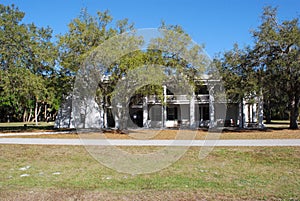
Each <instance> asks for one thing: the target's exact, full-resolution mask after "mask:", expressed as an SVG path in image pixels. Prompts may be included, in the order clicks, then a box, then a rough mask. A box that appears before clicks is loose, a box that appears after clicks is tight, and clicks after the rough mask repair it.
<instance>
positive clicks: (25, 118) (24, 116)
mask: <svg viewBox="0 0 300 201" xmlns="http://www.w3.org/2000/svg"><path fill="white" fill-rule="evenodd" d="M26 121H27V109H26V108H25V110H24V113H23V122H26Z"/></svg>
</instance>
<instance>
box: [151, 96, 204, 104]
mask: <svg viewBox="0 0 300 201" xmlns="http://www.w3.org/2000/svg"><path fill="white" fill-rule="evenodd" d="M189 102H190V97H189V96H187V95H167V103H174V104H176V103H177V104H188V103H189ZM195 102H196V103H208V102H209V95H208V94H201V95H196V96H195ZM148 103H152V104H154V103H161V101H160V100H159V98H158V97H157V96H155V95H151V96H148Z"/></svg>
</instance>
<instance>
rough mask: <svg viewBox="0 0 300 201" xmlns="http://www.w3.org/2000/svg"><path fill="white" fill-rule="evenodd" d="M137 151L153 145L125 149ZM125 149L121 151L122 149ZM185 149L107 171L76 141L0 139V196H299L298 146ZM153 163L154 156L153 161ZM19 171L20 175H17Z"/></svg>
mask: <svg viewBox="0 0 300 201" xmlns="http://www.w3.org/2000/svg"><path fill="white" fill-rule="evenodd" d="M126 150H127V151H129V152H130V151H131V152H134V153H144V152H145V151H147V152H150V151H153V152H154V151H156V150H157V148H156V147H132V148H129V147H126ZM126 150H125V151H126ZM199 151H200V148H199V147H193V148H190V149H189V150H188V151H187V152H186V154H185V155H184V156H183V157H182V158H181V159H180V160H178V161H177V162H175V163H174V164H172V165H171V166H169V167H167V168H165V169H163V170H161V171H159V172H155V173H152V174H144V175H129V174H123V173H118V172H116V171H114V170H112V169H108V168H106V167H105V166H103V165H101V164H100V163H99V162H97V161H96V160H95V159H94V158H92V157H91V156H90V155H89V154H88V153H87V151H86V150H85V148H84V147H83V146H40V145H0V152H1V153H2V154H1V155H0V163H1V166H0V197H1V200H57V199H59V200H153V199H154V200H197V199H198V200H201V199H203V200H299V199H300V197H299V195H300V190H299V189H300V147H227V148H224V147H217V148H215V149H214V150H213V151H212V152H211V153H210V154H209V155H208V157H206V158H205V159H203V160H200V159H199V158H198V154H199ZM153 163H155V161H153ZM24 174H27V176H21V175H24Z"/></svg>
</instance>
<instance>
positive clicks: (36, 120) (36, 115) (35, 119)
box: [34, 100, 39, 126]
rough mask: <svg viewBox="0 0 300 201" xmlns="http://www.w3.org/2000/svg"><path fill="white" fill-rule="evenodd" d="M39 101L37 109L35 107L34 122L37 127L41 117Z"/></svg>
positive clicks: (36, 102)
mask: <svg viewBox="0 0 300 201" xmlns="http://www.w3.org/2000/svg"><path fill="white" fill-rule="evenodd" d="M38 107H39V104H38V100H36V101H35V107H34V121H35V125H36V126H37V125H38V116H39V111H38Z"/></svg>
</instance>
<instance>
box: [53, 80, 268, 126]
mask: <svg viewBox="0 0 300 201" xmlns="http://www.w3.org/2000/svg"><path fill="white" fill-rule="evenodd" d="M199 83H201V84H196V85H195V91H194V93H193V94H192V95H186V94H174V93H172V92H171V91H170V90H169V89H168V88H167V86H163V99H161V98H159V97H158V96H155V95H148V96H144V97H142V98H140V99H139V101H138V102H135V103H134V104H128V108H127V109H128V117H127V118H126V127H128V128H146V129H148V128H192V129H195V128H203V127H208V128H214V127H240V128H247V127H261V126H263V124H262V117H261V118H260V117H259V116H260V114H261V113H262V108H260V107H259V105H260V104H259V102H257V101H256V102H253V101H252V102H251V103H250V102H247V101H246V100H243V101H241V102H239V103H233V102H227V101H225V100H226V99H223V100H220V99H218V98H216V96H215V95H214V93H213V91H214V88H216V86H218V85H217V84H211V83H212V81H211V80H209V79H202V80H201V82H199ZM87 105H88V107H89V108H88V109H85V111H88V114H87V113H85V114H80V117H76V118H74V115H73V111H72V98H71V97H68V98H67V99H66V102H64V103H63V104H62V106H61V108H60V110H59V112H58V116H57V119H56V122H55V127H56V128H74V127H77V128H116V129H118V128H120V119H119V118H118V117H117V116H118V115H114V108H113V107H112V106H103V105H102V106H99V105H98V104H97V103H96V102H95V101H94V100H90V101H89V104H87ZM104 107H105V108H104ZM81 116H82V117H81ZM75 119H77V120H76V122H77V123H76V126H75ZM78 119H79V120H78ZM78 122H79V123H78Z"/></svg>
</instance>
